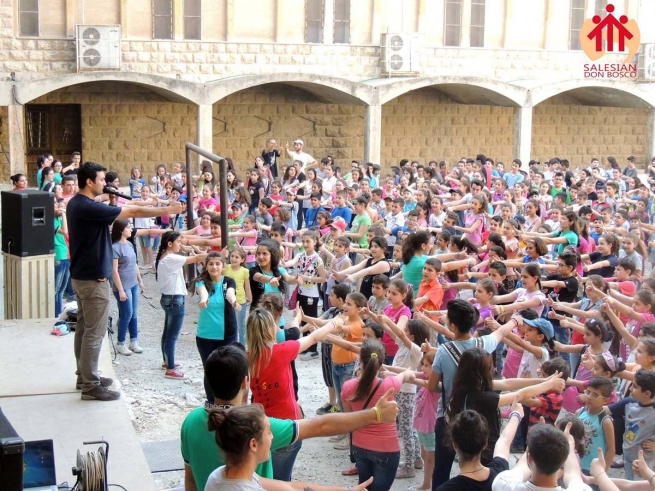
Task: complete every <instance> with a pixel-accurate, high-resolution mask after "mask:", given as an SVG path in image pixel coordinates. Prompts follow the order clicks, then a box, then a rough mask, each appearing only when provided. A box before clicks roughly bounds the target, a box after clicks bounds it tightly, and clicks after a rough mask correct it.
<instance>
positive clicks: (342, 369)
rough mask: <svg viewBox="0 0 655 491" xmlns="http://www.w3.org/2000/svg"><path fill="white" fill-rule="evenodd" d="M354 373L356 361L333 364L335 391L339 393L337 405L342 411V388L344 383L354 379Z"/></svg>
mask: <svg viewBox="0 0 655 491" xmlns="http://www.w3.org/2000/svg"><path fill="white" fill-rule="evenodd" d="M354 371H355V362H354V361H353V362H352V363H332V382H333V384H334V391H335V392H336V393H337V404H338V405H339V408H340V409H341V410H342V411H343V405H342V404H341V388H342V387H343V384H344V383H346V382H347V381H348V380H350V379H351V378H353V373H354Z"/></svg>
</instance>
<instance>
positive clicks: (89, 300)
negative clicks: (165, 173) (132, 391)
mask: <svg viewBox="0 0 655 491" xmlns="http://www.w3.org/2000/svg"><path fill="white" fill-rule="evenodd" d="M106 171H107V169H105V168H104V167H102V166H101V165H98V164H96V163H93V162H85V163H84V164H83V165H82V166H80V168H79V171H78V173H77V176H78V183H79V188H80V190H79V192H78V193H77V194H76V195H75V196H74V197H73V198H71V200H70V201H69V202H68V205H67V206H66V218H67V219H68V233H69V241H70V256H71V263H70V272H71V278H72V282H73V288H74V289H75V292H76V294H77V306H78V311H77V328H76V330H75V359H76V361H77V372H76V373H77V384H76V388H77V389H78V390H82V400H98V401H113V400H116V399H118V398H119V397H120V393H119V392H116V391H112V390H109V389H108V387H109V386H111V385H112V383H113V380H112V379H110V378H105V377H100V376H99V375H98V358H99V357H100V348H101V346H102V340H103V339H104V337H105V335H106V334H107V318H108V316H109V298H110V297H111V288H110V286H109V281H108V279H109V278H110V277H111V274H112V267H113V264H112V262H113V260H112V258H113V253H112V248H111V234H110V231H109V227H110V226H111V224H112V223H113V222H114V220H116V219H119V218H141V217H143V218H147V217H155V216H159V215H165V214H177V213H180V212H181V209H182V206H181V204H180V203H173V204H172V205H171V206H168V207H165V208H144V207H124V208H119V207H113V206H107V205H105V204H103V203H98V202H96V201H95V198H96V197H97V196H100V195H101V194H103V191H102V190H103V188H104V186H105V172H106Z"/></svg>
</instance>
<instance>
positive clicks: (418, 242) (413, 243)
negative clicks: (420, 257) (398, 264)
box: [403, 231, 430, 264]
mask: <svg viewBox="0 0 655 491" xmlns="http://www.w3.org/2000/svg"><path fill="white" fill-rule="evenodd" d="M429 243H430V233H429V232H424V231H420V232H416V233H412V234H409V235H408V236H407V238H406V239H405V241H404V242H403V264H409V262H410V261H411V260H412V258H413V257H414V254H416V252H417V251H418V250H419V249H420V248H421V247H422V246H423V244H429Z"/></svg>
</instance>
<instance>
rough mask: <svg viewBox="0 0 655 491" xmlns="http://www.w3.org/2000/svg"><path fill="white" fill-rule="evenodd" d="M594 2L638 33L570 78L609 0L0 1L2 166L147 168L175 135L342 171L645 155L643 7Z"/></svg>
mask: <svg viewBox="0 0 655 491" xmlns="http://www.w3.org/2000/svg"><path fill="white" fill-rule="evenodd" d="M610 3H611V4H612V5H614V6H615V14H616V15H617V18H618V16H619V15H626V16H627V17H628V18H629V19H633V20H636V22H637V24H640V23H641V26H642V28H641V43H642V44H641V47H642V48H641V50H640V51H641V52H643V53H644V54H643V55H638V56H634V58H633V59H632V63H635V64H638V65H639V71H638V73H635V74H633V75H636V76H635V77H634V78H622V79H617V78H609V79H608V78H586V77H585V73H584V65H585V63H591V61H590V59H589V58H588V57H587V56H586V55H585V53H584V52H583V51H582V50H581V49H580V37H579V33H580V29H581V28H582V24H583V22H584V21H585V19H590V18H592V17H593V16H594V15H600V16H604V15H605V14H606V5H607V0H239V1H237V0H129V1H128V0H103V1H89V0H0V177H1V178H2V179H6V178H7V177H8V176H9V175H10V174H11V173H14V172H17V171H22V170H25V169H28V170H29V172H30V175H32V173H33V172H34V170H35V160H36V157H37V155H39V154H40V153H43V152H44V151H52V152H53V153H54V154H55V156H56V157H58V158H61V159H62V161H67V160H68V158H69V155H70V153H71V152H72V151H73V150H81V151H82V155H83V159H84V160H94V161H97V162H101V163H103V164H104V165H106V166H107V167H110V168H111V169H113V170H118V171H120V172H121V174H122V176H123V177H124V178H125V177H127V174H128V173H129V171H130V169H131V168H132V167H133V166H138V167H140V168H141V169H142V171H143V172H144V173H145V174H152V173H153V172H154V169H155V166H156V165H157V164H158V163H161V162H163V163H165V164H167V165H171V164H172V163H173V162H174V161H177V160H183V159H184V144H185V142H187V141H191V142H195V143H197V144H198V145H200V146H202V147H205V148H211V149H213V151H214V152H215V153H218V154H219V155H222V156H229V157H232V158H233V160H234V161H235V163H236V165H237V167H238V168H239V169H244V168H246V167H248V166H250V164H251V163H252V161H253V159H254V157H255V156H256V155H258V154H259V153H260V152H261V149H262V148H263V147H264V146H265V143H266V140H267V139H268V138H269V137H274V138H276V139H277V141H278V142H279V143H280V144H281V145H282V146H283V145H284V143H285V142H286V141H291V140H293V139H295V138H297V137H301V138H302V139H304V140H305V148H306V150H307V151H308V152H310V153H311V154H313V155H314V156H315V157H322V156H325V155H327V154H331V155H333V157H334V158H335V160H336V161H337V163H338V164H340V165H348V163H349V162H350V160H351V159H357V160H365V161H373V162H380V163H382V164H383V166H386V167H388V166H389V165H392V164H395V163H397V162H398V160H400V159H401V158H410V159H415V158H416V159H418V160H419V161H421V162H424V163H425V162H427V161H428V160H431V159H436V160H441V159H446V160H450V161H453V160H456V159H459V158H460V157H461V156H464V155H465V156H471V155H476V154H478V153H484V154H486V155H488V156H491V157H493V158H494V159H496V160H502V161H504V162H508V161H511V159H513V158H515V157H519V158H521V159H522V160H523V161H524V162H527V161H528V160H529V159H530V158H534V159H537V160H544V159H547V158H549V157H551V156H554V155H556V156H561V157H566V158H568V159H569V160H570V161H571V162H572V165H573V167H576V166H580V165H583V164H586V163H587V162H588V161H589V160H590V158H591V157H600V158H603V159H604V158H606V157H607V156H610V155H613V156H615V157H617V159H618V160H619V162H621V163H623V162H624V159H625V158H626V157H627V156H628V155H635V156H637V157H638V159H639V160H640V162H641V163H642V164H643V163H644V161H646V159H650V157H651V156H652V155H655V148H654V147H655V138H654V130H653V122H654V121H655V109H654V108H655V89H654V87H655V85H654V84H653V83H651V82H650V79H651V72H655V63H653V62H652V60H651V59H650V57H649V56H650V55H649V53H651V51H649V47H650V43H652V42H655V33H653V32H651V30H647V29H646V21H645V19H652V18H654V17H655V2H651V1H648V2H643V1H639V0H611V2H610ZM106 26H109V27H106ZM111 26H113V27H111ZM88 29H92V30H88ZM394 35H397V36H394ZM615 38H616V36H615ZM401 43H402V46H401ZM89 50H95V51H89ZM653 51H655V50H653ZM399 57H400V58H399ZM638 57H639V61H638V60H637V59H638ZM625 58H626V55H625V53H624V54H619V53H616V54H614V53H608V54H606V55H605V56H604V57H603V58H602V59H601V60H600V61H599V62H602V63H623V61H624V59H625ZM649 64H650V65H653V66H650V65H649Z"/></svg>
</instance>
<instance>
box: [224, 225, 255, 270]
mask: <svg viewBox="0 0 655 491" xmlns="http://www.w3.org/2000/svg"><path fill="white" fill-rule="evenodd" d="M256 223H257V220H256V219H255V217H254V216H252V215H247V216H246V218H244V219H243V228H241V229H239V230H237V231H236V232H230V237H236V239H237V245H238V246H239V247H241V248H242V249H244V250H245V251H246V268H248V269H250V268H252V267H253V266H254V265H255V250H254V248H255V246H256V245H257V230H256V229H255V224H256Z"/></svg>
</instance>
